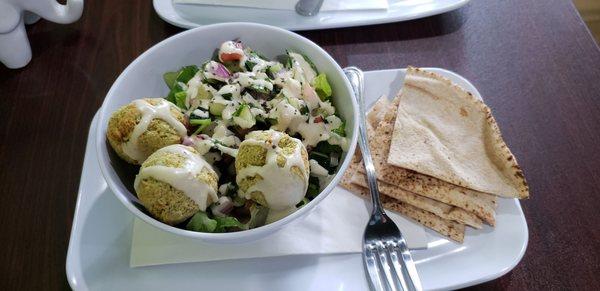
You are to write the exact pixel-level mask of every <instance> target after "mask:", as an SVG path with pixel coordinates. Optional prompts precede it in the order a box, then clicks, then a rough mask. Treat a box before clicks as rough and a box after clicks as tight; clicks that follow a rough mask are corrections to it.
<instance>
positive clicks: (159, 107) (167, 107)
mask: <svg viewBox="0 0 600 291" xmlns="http://www.w3.org/2000/svg"><path fill="white" fill-rule="evenodd" d="M153 100H157V101H158V104H156V105H152V104H150V102H148V101H147V100H144V99H137V100H134V101H133V102H131V103H132V104H133V105H135V106H136V108H137V109H138V110H139V111H140V112H141V113H142V118H141V119H140V122H139V123H138V124H136V126H135V127H134V128H133V132H132V133H131V136H130V137H129V140H128V141H127V142H126V143H124V144H123V145H122V149H123V152H124V153H125V154H126V155H127V156H129V157H130V158H132V159H134V160H136V161H138V162H139V163H142V162H143V161H145V160H146V158H148V154H146V153H144V152H142V151H141V150H140V148H139V146H138V138H139V137H140V136H141V135H142V134H143V133H144V132H146V130H147V129H148V126H149V125H150V122H151V121H152V120H153V119H161V120H163V121H165V122H166V123H168V124H169V125H170V126H171V127H173V128H174V129H175V131H177V134H179V136H181V137H185V136H186V135H187V128H185V125H183V123H181V121H179V120H178V119H177V118H176V117H175V116H173V115H172V114H171V107H173V108H177V107H176V106H175V105H173V104H172V103H171V102H168V101H166V100H164V99H162V98H161V99H159V98H157V99H153Z"/></svg>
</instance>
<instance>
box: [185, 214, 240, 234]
mask: <svg viewBox="0 0 600 291" xmlns="http://www.w3.org/2000/svg"><path fill="white" fill-rule="evenodd" d="M245 227H246V226H245V225H244V224H243V223H241V222H239V221H238V220H237V219H236V218H235V217H231V216H225V217H215V218H210V217H208V214H206V212H203V211H199V212H198V213H196V214H194V216H192V219H190V221H189V222H188V224H187V225H186V226H185V228H186V229H187V230H192V231H197V232H225V231H227V229H228V228H240V229H243V228H245Z"/></svg>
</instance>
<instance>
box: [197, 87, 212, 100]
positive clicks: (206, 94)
mask: <svg viewBox="0 0 600 291" xmlns="http://www.w3.org/2000/svg"><path fill="white" fill-rule="evenodd" d="M206 86H207V85H204V84H200V86H198V93H197V94H196V98H198V99H211V98H212V97H213V95H212V93H211V92H210V91H208V89H207V88H206Z"/></svg>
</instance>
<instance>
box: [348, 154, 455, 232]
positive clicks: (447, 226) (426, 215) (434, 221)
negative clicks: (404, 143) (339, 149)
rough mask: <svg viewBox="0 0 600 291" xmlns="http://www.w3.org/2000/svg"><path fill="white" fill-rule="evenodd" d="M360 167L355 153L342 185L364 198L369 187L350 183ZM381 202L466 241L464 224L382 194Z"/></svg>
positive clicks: (387, 206)
mask: <svg viewBox="0 0 600 291" xmlns="http://www.w3.org/2000/svg"><path fill="white" fill-rule="evenodd" d="M358 168H362V163H361V160H360V156H359V155H356V154H355V155H354V158H353V161H352V163H351V164H350V166H349V167H348V169H347V170H346V172H345V173H344V176H343V177H342V180H341V182H340V186H342V187H344V188H346V189H348V190H349V191H350V192H353V193H355V194H357V195H360V196H362V197H363V198H367V197H369V190H368V189H367V188H363V187H361V186H358V185H356V184H352V183H350V179H351V178H352V176H353V175H354V173H356V171H357V170H358ZM381 203H382V204H383V207H384V208H385V209H389V210H392V211H396V212H398V213H401V214H402V215H404V216H407V217H409V218H410V219H413V220H415V221H416V222H418V223H421V224H423V225H424V226H426V227H429V228H431V229H432V230H434V231H436V232H438V233H440V234H441V235H443V236H446V237H448V238H450V239H452V240H454V241H456V242H459V243H462V242H463V241H464V238H465V225H464V224H460V223H457V222H454V221H452V220H449V219H443V218H441V217H439V216H437V215H435V214H433V213H431V212H427V211H425V210H423V209H419V208H417V207H414V206H411V205H408V204H406V203H402V202H400V201H397V200H394V199H393V198H390V197H387V196H385V195H382V196H381Z"/></svg>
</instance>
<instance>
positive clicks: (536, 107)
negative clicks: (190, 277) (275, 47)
mask: <svg viewBox="0 0 600 291" xmlns="http://www.w3.org/2000/svg"><path fill="white" fill-rule="evenodd" d="M150 2H151V1H143V0H139V1H117V0H106V1H87V2H86V3H85V6H86V7H85V9H84V15H83V17H82V19H81V20H80V21H78V22H77V23H74V24H71V25H57V24H53V23H49V22H46V21H43V20H42V21H40V22H38V23H37V24H35V25H33V26H31V27H29V28H28V32H29V35H30V40H31V43H32V47H33V54H34V57H33V60H32V62H31V63H30V64H29V65H28V66H27V67H25V68H24V69H20V70H8V69H6V68H4V67H0V165H1V166H0V201H1V202H0V205H1V206H0V207H1V209H2V210H1V211H0V221H1V223H0V237H1V240H0V241H1V244H2V251H1V252H0V277H1V278H2V279H1V280H0V286H1V289H3V290H56V289H68V288H69V286H68V284H67V281H66V277H65V257H66V250H67V246H68V240H69V233H70V228H71V222H72V216H73V211H74V208H75V201H76V197H77V189H78V184H79V179H80V173H81V167H82V159H83V155H84V149H85V142H86V137H87V131H88V127H89V125H90V121H91V120H92V117H93V116H94V113H95V112H96V110H97V109H98V107H99V106H100V105H101V103H102V100H103V99H104V96H105V94H106V92H107V91H108V89H109V88H110V86H111V84H112V83H113V81H114V80H115V79H116V78H117V76H118V75H119V73H120V72H121V71H122V70H123V69H124V68H125V67H126V66H127V65H128V64H129V63H130V62H131V61H132V60H133V59H135V57H137V56H138V55H139V54H141V53H142V52H143V51H145V50H146V49H148V48H149V47H151V46H152V45H154V44H155V43H157V42H159V41H161V40H163V39H165V38H167V37H169V36H170V35H173V34H175V33H178V32H180V31H181V30H180V29H178V28H176V27H173V26H170V25H169V24H167V23H165V22H163V21H162V20H161V19H160V18H159V17H158V16H157V15H156V13H155V12H154V11H153V9H152V6H151V3H150ZM301 34H302V35H304V36H306V37H308V38H310V39H312V40H313V41H315V42H316V43H318V44H320V45H321V46H322V47H323V48H324V49H325V50H326V51H328V52H329V53H330V54H331V55H332V56H333V57H334V58H335V59H336V60H337V61H338V62H339V63H340V65H342V66H347V65H355V66H359V67H361V68H363V69H365V70H375V69H388V68H400V67H405V66H407V65H415V66H424V67H442V68H446V69H449V70H452V71H455V72H457V73H459V74H461V75H463V76H465V77H466V78H468V79H469V80H471V81H472V82H473V84H475V86H477V87H478V89H479V91H480V92H481V93H482V95H483V96H484V99H485V100H486V102H487V103H488V104H489V105H490V107H491V108H492V109H493V111H494V114H495V116H496V119H497V121H498V123H499V124H500V126H501V128H502V132H503V134H504V136H505V139H506V141H507V142H508V144H509V145H510V146H511V149H512V150H513V152H514V154H515V155H516V156H517V157H518V159H519V162H520V164H521V165H522V167H523V168H524V170H525V174H526V177H527V178H528V180H529V183H530V185H531V197H532V198H531V199H529V200H527V201H523V202H522V205H523V208H524V212H525V216H526V217H527V221H528V224H529V231H530V240H529V246H528V249H527V253H526V254H525V257H524V258H523V260H522V261H521V263H520V264H519V265H518V266H517V267H516V268H515V269H514V270H513V271H511V272H510V273H508V274H507V275H505V276H503V277H502V278H500V279H497V280H494V281H491V282H488V283H485V284H483V285H479V286H475V287H473V289H488V288H490V289H505V288H506V289H513V290H523V289H529V290H545V289H556V290H565V289H580V290H581V289H589V290H600V276H599V275H598V274H600V251H599V250H600V214H599V213H598V212H599V211H600V150H598V149H599V147H600V51H599V49H598V46H597V45H596V43H595V42H594V40H593V39H592V37H591V36H590V34H589V32H588V30H587V29H586V27H585V25H584V23H583V22H582V20H581V18H580V17H579V15H578V13H577V11H576V10H575V8H574V7H573V5H572V4H571V2H570V1H564V0H561V1H559V0H556V1H534V0H511V1H508V0H506V1H472V3H470V4H468V5H467V6H465V7H463V8H461V9H459V10H457V11H454V12H450V13H446V14H443V15H439V16H434V17H429V18H425V19H421V20H416V21H410V22H404V23H395V24H386V25H377V26H369V27H356V28H345V29H332V30H322V31H310V32H303V33H301ZM99 178H100V177H99Z"/></svg>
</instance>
